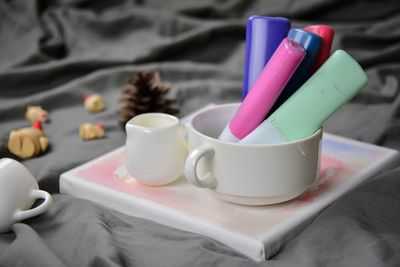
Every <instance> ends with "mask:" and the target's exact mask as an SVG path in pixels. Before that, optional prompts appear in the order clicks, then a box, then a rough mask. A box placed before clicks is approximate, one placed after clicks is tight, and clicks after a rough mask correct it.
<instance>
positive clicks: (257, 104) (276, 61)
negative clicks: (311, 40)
mask: <svg viewBox="0 0 400 267" xmlns="http://www.w3.org/2000/svg"><path fill="white" fill-rule="evenodd" d="M305 53H306V52H305V50H304V48H303V47H302V46H301V45H299V44H298V43H296V42H294V41H292V40H289V39H288V38H285V39H283V41H282V42H281V44H280V45H279V47H278V48H277V49H276V51H275V53H274V54H273V55H272V57H271V59H270V61H269V62H268V63H267V65H266V66H265V68H264V70H263V71H262V73H261V74H260V76H259V78H258V79H257V81H256V82H255V84H254V86H253V88H252V90H251V91H250V92H249V94H248V95H247V97H246V98H245V99H244V100H243V102H242V104H241V105H240V108H239V110H238V111H237V112H236V114H235V116H234V117H233V119H232V120H231V121H230V124H229V128H230V131H231V133H232V134H233V135H234V136H236V137H237V138H238V139H242V138H243V137H245V136H246V135H247V134H249V133H250V132H251V131H252V130H254V129H255V128H256V127H257V126H258V125H259V124H260V123H261V122H262V121H263V120H264V117H265V115H267V113H268V112H269V110H270V109H271V107H272V106H273V104H274V103H275V101H276V99H277V98H278V96H279V94H280V93H281V92H282V90H283V88H284V87H285V85H286V84H287V82H288V81H289V79H290V78H291V77H292V75H293V73H294V72H295V71H296V69H297V67H298V66H299V64H300V62H301V61H302V60H303V58H304V56H305Z"/></svg>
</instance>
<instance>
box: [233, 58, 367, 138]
mask: <svg viewBox="0 0 400 267" xmlns="http://www.w3.org/2000/svg"><path fill="white" fill-rule="evenodd" d="M367 82H368V78H367V75H366V73H365V72H364V70H363V69H362V68H361V66H360V65H359V64H358V63H357V61H355V60H354V59H353V58H352V57H351V56H350V55H349V54H347V53H346V52H345V51H343V50H337V51H336V52H335V53H333V54H332V56H331V57H330V58H329V59H328V60H327V61H326V62H325V63H324V64H323V65H322V66H321V67H320V68H319V70H318V71H317V72H315V73H314V75H313V76H312V77H311V78H309V79H308V80H307V81H306V83H304V84H303V86H301V87H300V88H299V89H298V90H297V91H296V92H295V93H294V94H293V95H292V96H291V97H290V98H289V99H288V100H286V101H285V103H283V105H282V106H280V107H279V108H278V109H277V110H276V111H275V112H274V113H272V114H271V116H269V117H268V119H267V120H265V121H264V122H263V123H261V124H260V125H259V126H258V127H257V128H256V129H254V130H253V131H252V132H251V133H249V134H248V135H247V136H246V137H245V138H243V139H242V140H241V141H240V142H239V143H243V144H276V143H284V142H288V141H294V140H299V139H302V138H305V137H307V136H310V135H312V134H313V133H314V132H315V131H316V130H318V129H319V128H321V126H322V124H323V123H324V122H325V121H326V120H327V119H328V118H329V117H330V116H331V115H332V114H333V113H335V111H336V110H338V109H339V108H340V107H341V106H343V105H344V104H345V103H347V102H348V101H350V99H351V98H353V96H355V95H356V94H357V93H358V92H359V91H360V90H361V89H362V88H364V86H365V85H366V84H367Z"/></svg>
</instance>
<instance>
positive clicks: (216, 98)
mask: <svg viewBox="0 0 400 267" xmlns="http://www.w3.org/2000/svg"><path fill="white" fill-rule="evenodd" d="M254 14H258V15H270V16H285V17H288V18H289V19H291V20H292V26H294V27H302V26H305V25H310V24H316V23H324V24H328V25H331V26H333V27H334V28H335V30H336V36H335V42H334V47H333V49H338V48H341V49H345V50H346V51H348V52H349V53H350V54H352V55H353V56H354V57H355V58H356V59H357V60H358V61H359V62H360V63H361V65H362V66H363V67H364V68H365V69H366V71H367V73H368V77H369V84H368V86H367V87H366V88H365V89H364V90H363V91H362V93H361V94H359V95H358V96H357V97H356V98H355V99H353V101H352V102H351V103H349V104H348V105H346V106H345V107H343V108H342V109H341V110H340V111H339V112H337V113H336V114H335V115H334V116H333V117H332V118H331V119H330V120H329V121H328V123H327V124H326V126H325V130H326V131H329V132H332V133H336V134H340V135H343V136H347V137H351V138H355V139H358V140H362V141H365V142H370V143H375V144H379V145H383V146H387V147H392V148H395V149H399V148H400V121H399V116H400V112H399V105H400V98H399V77H400V3H399V2H398V0H393V1H389V0H386V1H372V0H371V1H340V0H329V1H326V0H312V1H290V0H281V1H277V0H275V1H246V0H242V1H240V0H236V1H211V0H208V1H207V0H206V1H191V0H189V1H174V0H167V1H155V0H150V1H144V0H142V1H136V2H134V1H123V0H117V1H111V0H107V1H90V0H86V1H85V0H70V1H67V0H65V1H61V0H59V1H39V0H36V1H22V0H20V1H18V0H12V1H10V0H8V1H1V2H0V145H1V148H0V157H12V155H10V154H9V153H8V151H7V148H6V142H7V139H8V133H9V132H10V131H11V130H13V129H16V128H20V127H25V126H28V125H29V123H28V122H27V121H25V120H24V112H25V108H26V106H27V105H36V104H39V105H42V106H43V107H44V108H45V109H47V110H48V111H49V113H50V119H51V121H50V122H49V123H46V124H45V125H44V128H45V131H46V133H47V135H48V136H49V138H50V141H51V148H50V150H49V151H48V152H47V153H46V154H45V155H43V156H40V157H37V158H34V159H30V160H26V161H23V164H24V165H25V166H27V167H28V168H29V169H30V171H31V172H32V173H33V174H34V175H35V177H36V178H37V179H38V181H39V185H40V187H41V188H43V189H45V190H47V191H49V192H51V193H52V194H53V197H54V204H53V206H52V207H51V209H50V210H49V211H48V212H47V213H46V214H43V215H41V216H38V217H36V218H33V219H30V220H26V221H24V222H23V224H17V225H15V228H14V232H13V233H8V234H0V266H259V265H261V266H396V265H397V266H398V265H399V264H400V256H399V251H400V250H399V249H400V230H399V229H400V215H399V210H400V197H399V193H398V192H399V191H400V190H399V189H400V182H399V181H398V179H397V178H398V177H399V175H400V169H396V170H395V171H392V172H388V173H385V174H383V176H382V177H380V178H379V179H375V180H374V181H372V182H370V183H368V184H365V185H363V186H361V187H359V188H357V189H356V190H355V191H353V192H351V193H350V194H347V195H346V196H345V197H343V198H341V199H340V200H339V201H337V202H335V203H334V204H333V205H332V206H330V207H329V208H328V209H327V210H326V211H324V212H323V213H322V214H321V215H320V216H318V218H316V220H315V221H314V222H313V223H312V224H310V226H309V227H307V229H306V230H305V231H303V232H302V233H301V234H300V235H299V236H298V237H296V238H295V239H294V240H292V241H291V242H289V244H288V245H287V246H285V247H284V248H283V249H282V250H281V251H280V252H279V253H278V254H277V255H276V256H275V257H274V258H273V259H272V260H271V261H268V262H265V263H259V264H257V263H255V262H253V261H251V260H250V259H247V258H246V257H244V256H242V255H240V254H238V253H236V252H234V251H232V250H231V249H230V248H227V247H226V246H224V245H222V244H220V243H218V242H216V241H213V240H211V239H208V238H206V237H202V236H199V235H195V234H192V233H187V232H183V231H178V230H175V229H172V228H168V227H165V226H162V225H159V224H156V223H153V222H149V221H146V220H142V219H138V218H135V217H129V216H125V215H122V214H120V213H117V212H114V211H111V210H108V209H105V208H103V207H101V206H99V205H96V204H94V203H92V202H89V201H85V200H80V199H76V198H72V197H70V196H67V195H62V194H59V193H58V179H59V175H60V174H61V173H62V172H64V171H66V170H69V169H71V168H72V167H75V166H77V165H79V164H82V163H84V162H86V161H88V160H90V159H93V158H95V157H97V156H99V155H102V154H104V153H106V152H108V151H110V150H111V149H113V148H116V147H118V146H121V145H123V144H124V141H125V133H124V131H123V129H122V128H121V127H120V126H119V124H118V121H117V114H116V109H117V108H118V102H117V100H118V98H119V96H120V93H121V87H122V85H123V83H124V82H125V81H126V80H127V78H128V77H129V75H130V74H132V73H133V72H135V71H138V70H158V71H160V73H161V77H162V80H163V81H164V82H168V83H170V84H171V85H172V86H173V89H172V91H171V92H170V96H171V97H176V98H177V99H178V103H179V106H180V108H181V113H180V116H183V115H185V114H187V113H189V112H191V111H193V110H196V109H198V108H200V107H202V106H204V105H206V104H208V103H210V102H214V103H223V102H234V101H239V100H240V96H241V80H242V75H243V74H242V72H243V65H244V64H243V57H244V48H245V47H244V40H245V21H246V18H247V17H248V16H250V15H254ZM92 93H100V94H101V95H103V96H104V97H105V102H106V105H107V109H106V111H105V112H103V113H99V114H95V115H93V114H88V113H87V112H86V111H85V110H84V108H83V105H82V97H83V95H87V94H92ZM83 122H93V123H99V122H102V123H104V124H105V126H106V135H107V137H106V138H105V139H103V140H96V141H92V142H82V141H81V140H80V139H79V137H78V128H79V125H80V124H81V123H83Z"/></svg>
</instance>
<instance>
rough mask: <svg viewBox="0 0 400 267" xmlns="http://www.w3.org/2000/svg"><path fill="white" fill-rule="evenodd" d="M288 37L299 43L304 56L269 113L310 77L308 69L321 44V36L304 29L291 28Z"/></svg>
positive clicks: (309, 69)
mask: <svg viewBox="0 0 400 267" xmlns="http://www.w3.org/2000/svg"><path fill="white" fill-rule="evenodd" d="M288 39H290V40H293V41H295V42H297V43H299V44H300V45H301V46H303V47H304V49H305V50H306V57H305V58H304V59H303V61H302V62H301V64H300V66H299V67H298V68H297V70H296V72H295V73H294V74H293V76H292V78H291V79H290V81H289V82H288V84H287V85H286V87H285V89H283V91H282V93H281V94H280V96H279V97H278V99H277V100H276V102H275V104H274V106H273V107H272V109H271V111H270V112H269V114H272V112H274V111H275V110H277V109H278V108H279V107H280V106H281V105H282V104H283V102H285V101H286V100H287V99H288V98H289V97H290V96H291V95H292V94H293V93H294V92H296V90H297V89H299V88H300V87H301V86H302V85H303V84H304V83H305V82H306V81H307V79H308V78H309V77H310V71H311V68H312V67H313V65H314V63H315V59H316V57H317V55H318V52H319V48H320V46H321V44H322V38H321V37H320V36H319V35H316V34H314V33H311V32H308V31H306V30H304V29H297V28H296V29H291V30H290V31H289V34H288Z"/></svg>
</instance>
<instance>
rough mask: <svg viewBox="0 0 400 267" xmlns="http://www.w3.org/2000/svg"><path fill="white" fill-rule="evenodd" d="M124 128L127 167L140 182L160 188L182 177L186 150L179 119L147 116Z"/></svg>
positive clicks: (164, 115)
mask: <svg viewBox="0 0 400 267" xmlns="http://www.w3.org/2000/svg"><path fill="white" fill-rule="evenodd" d="M125 128H126V134H127V135H126V146H125V165H126V167H127V170H128V172H129V173H130V174H131V175H132V176H133V177H134V178H135V179H136V180H137V181H138V182H140V183H143V184H146V185H152V186H160V185H165V184H168V183H171V182H174V181H175V180H177V179H178V178H179V177H181V176H182V173H183V167H184V165H185V160H186V157H187V148H186V145H185V140H184V129H183V127H182V126H181V124H180V121H179V119H178V118H176V117H174V116H172V115H168V114H164V113H145V114H141V115H138V116H136V117H134V118H132V119H131V120H129V121H128V122H127V123H126V126H125Z"/></svg>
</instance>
